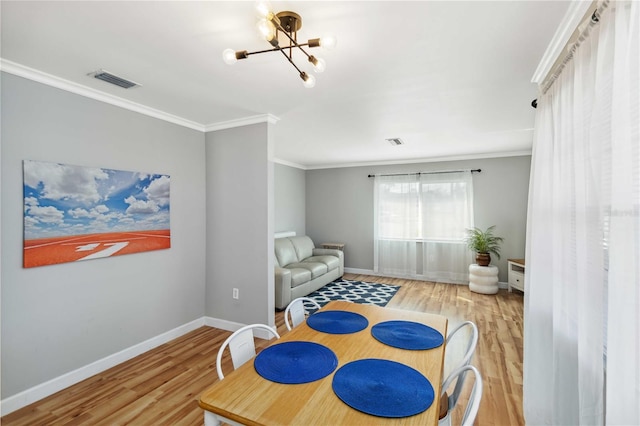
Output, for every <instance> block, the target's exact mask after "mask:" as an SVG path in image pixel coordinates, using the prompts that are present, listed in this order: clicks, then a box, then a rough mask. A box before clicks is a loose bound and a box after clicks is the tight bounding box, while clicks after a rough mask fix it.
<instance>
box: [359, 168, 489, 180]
mask: <svg viewBox="0 0 640 426" xmlns="http://www.w3.org/2000/svg"><path fill="white" fill-rule="evenodd" d="M481 171H482V169H472V170H470V172H471V173H480V172H481ZM460 172H466V170H443V171H441V172H415V173H391V174H388V175H368V176H367V177H370V178H372V177H376V176H409V175H435V174H439V173H460Z"/></svg>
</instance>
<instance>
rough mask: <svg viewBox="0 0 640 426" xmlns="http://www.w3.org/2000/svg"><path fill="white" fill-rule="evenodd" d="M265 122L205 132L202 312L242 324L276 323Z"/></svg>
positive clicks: (270, 174) (270, 183)
mask: <svg viewBox="0 0 640 426" xmlns="http://www.w3.org/2000/svg"><path fill="white" fill-rule="evenodd" d="M270 126H271V125H270V124H266V123H264V124H254V125H251V126H244V127H237V128H233V129H227V130H220V131H216V132H210V133H207V134H206V159H207V173H206V175H207V179H206V194H207V262H206V269H207V292H206V313H207V315H208V316H211V317H215V318H224V319H225V320H228V321H232V322H236V323H242V324H251V323H266V324H269V325H273V324H275V322H274V308H275V294H274V274H273V268H274V264H273V258H274V255H273V231H274V229H273V211H274V208H273V163H272V162H271V158H272V150H273V148H272V146H273V143H272V141H271V136H270V134H269V128H270ZM233 288H237V289H239V292H240V298H239V299H238V300H234V299H233V298H232V293H233Z"/></svg>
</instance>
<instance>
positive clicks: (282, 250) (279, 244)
mask: <svg viewBox="0 0 640 426" xmlns="http://www.w3.org/2000/svg"><path fill="white" fill-rule="evenodd" d="M273 246H274V249H275V252H276V261H277V262H278V265H280V266H281V267H285V266H287V265H289V264H290V263H296V262H298V257H297V255H296V250H295V248H294V247H293V244H292V243H291V241H290V240H289V238H276V239H275V241H274V242H273Z"/></svg>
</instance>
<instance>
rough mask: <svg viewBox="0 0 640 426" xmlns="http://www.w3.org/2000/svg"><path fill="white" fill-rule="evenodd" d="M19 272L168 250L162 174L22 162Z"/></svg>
mask: <svg viewBox="0 0 640 426" xmlns="http://www.w3.org/2000/svg"><path fill="white" fill-rule="evenodd" d="M23 178H24V182H23V188H24V250H23V253H24V254H23V265H24V267H25V268H32V267H35V266H43V265H51V264H57V263H65V262H75V261H79V260H89V259H99V258H103V257H109V256H118V255H122V254H130V253H138V252H143V251H149V250H160V249H167V248H170V247H171V230H170V229H171V228H170V225H169V216H170V215H169V189H170V183H171V179H170V177H169V176H168V175H163V174H153V173H142V172H129V171H122V170H112V169H105V168H97V167H82V166H74V165H68V164H59V163H49V162H42V161H31V160H24V162H23Z"/></svg>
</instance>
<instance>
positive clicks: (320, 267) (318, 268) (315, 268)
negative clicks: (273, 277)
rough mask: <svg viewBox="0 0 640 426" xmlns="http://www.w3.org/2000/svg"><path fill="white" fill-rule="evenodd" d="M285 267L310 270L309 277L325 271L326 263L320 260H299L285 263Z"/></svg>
mask: <svg viewBox="0 0 640 426" xmlns="http://www.w3.org/2000/svg"><path fill="white" fill-rule="evenodd" d="M287 268H302V269H306V270H308V271H309V272H311V279H314V278H317V277H319V276H320V275H324V274H326V273H327V271H328V269H327V265H325V264H324V263H321V262H299V263H293V264H291V265H287Z"/></svg>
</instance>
